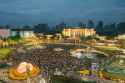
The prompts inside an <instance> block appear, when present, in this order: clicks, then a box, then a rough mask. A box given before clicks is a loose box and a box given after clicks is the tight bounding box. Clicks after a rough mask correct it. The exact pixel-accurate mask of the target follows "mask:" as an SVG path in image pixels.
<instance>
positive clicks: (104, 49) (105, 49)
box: [96, 46, 118, 54]
mask: <svg viewBox="0 0 125 83" xmlns="http://www.w3.org/2000/svg"><path fill="white" fill-rule="evenodd" d="M96 48H97V49H98V50H99V51H102V52H105V53H108V54H110V53H113V52H116V51H118V48H117V47H113V46H112V47H111V46H110V47H108V46H96Z"/></svg>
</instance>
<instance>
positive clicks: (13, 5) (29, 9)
mask: <svg viewBox="0 0 125 83" xmlns="http://www.w3.org/2000/svg"><path fill="white" fill-rule="evenodd" d="M88 19H92V20H96V21H98V20H103V21H105V22H117V21H118V22H119V21H124V20H125V0H0V24H15V25H18V24H36V23H49V24H54V23H58V22H62V21H65V22H70V23H73V22H77V21H79V20H80V21H86V20H88Z"/></svg>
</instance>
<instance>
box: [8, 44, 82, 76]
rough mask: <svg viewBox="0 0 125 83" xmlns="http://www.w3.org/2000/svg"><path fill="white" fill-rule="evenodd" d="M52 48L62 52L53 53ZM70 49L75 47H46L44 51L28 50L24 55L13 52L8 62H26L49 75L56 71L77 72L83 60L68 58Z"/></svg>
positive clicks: (15, 63) (64, 72)
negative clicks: (59, 49)
mask: <svg viewBox="0 0 125 83" xmlns="http://www.w3.org/2000/svg"><path fill="white" fill-rule="evenodd" d="M54 48H61V49H64V50H61V51H54ZM71 48H75V46H73V45H72V46H64V45H57V46H55V45H47V48H45V49H39V48H36V49H30V50H27V51H26V52H25V53H19V52H17V51H14V53H12V56H11V57H10V62H12V63H13V65H17V64H19V63H20V62H22V61H27V62H31V63H32V64H35V65H37V66H39V67H40V68H41V70H42V71H45V72H49V74H53V73H54V72H55V70H56V69H58V70H59V71H61V72H63V74H66V73H67V72H68V71H77V70H80V69H81V68H83V60H80V59H77V58H74V57H71V56H70V52H69V51H70V50H69V49H71ZM22 49H25V48H22Z"/></svg>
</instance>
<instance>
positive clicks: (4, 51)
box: [0, 48, 12, 59]
mask: <svg viewBox="0 0 125 83" xmlns="http://www.w3.org/2000/svg"><path fill="white" fill-rule="evenodd" d="M11 51H12V49H11V48H0V59H5V58H7V57H8V56H9V54H10V53H11Z"/></svg>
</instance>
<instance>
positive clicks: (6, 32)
mask: <svg viewBox="0 0 125 83" xmlns="http://www.w3.org/2000/svg"><path fill="white" fill-rule="evenodd" d="M10 35H11V31H10V29H7V28H0V38H8V37H10Z"/></svg>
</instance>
